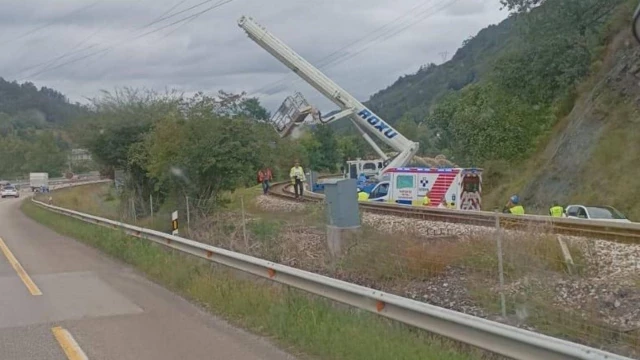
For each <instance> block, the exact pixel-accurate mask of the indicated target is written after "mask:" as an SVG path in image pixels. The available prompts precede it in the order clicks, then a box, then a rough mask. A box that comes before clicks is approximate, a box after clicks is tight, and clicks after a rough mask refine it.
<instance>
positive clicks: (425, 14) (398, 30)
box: [255, 0, 459, 92]
mask: <svg viewBox="0 0 640 360" xmlns="http://www.w3.org/2000/svg"><path fill="white" fill-rule="evenodd" d="M447 1H449V3H448V4H445V3H446V2H447ZM457 1H459V0H444V1H441V2H440V3H438V4H435V5H434V6H431V7H429V8H427V9H425V10H423V11H421V12H419V13H417V14H416V13H414V11H415V9H417V8H419V7H421V6H423V5H425V4H426V2H425V3H421V4H419V5H417V6H414V8H412V9H411V10H409V11H408V12H406V13H405V14H404V15H402V16H400V17H398V18H396V19H394V20H393V21H390V22H388V23H387V24H385V25H383V26H381V27H379V28H377V29H376V30H374V31H373V32H371V33H369V34H368V35H366V36H364V37H362V38H360V39H359V40H361V39H364V38H367V37H369V36H370V35H371V34H373V33H376V32H379V31H380V30H381V29H384V28H386V27H388V26H389V25H391V24H395V28H393V27H392V28H390V29H388V30H387V31H385V32H383V33H382V34H380V35H379V36H376V37H374V38H373V39H371V40H368V41H366V42H365V43H363V44H361V45H360V49H358V50H356V51H355V52H353V53H343V54H341V55H340V56H338V57H337V58H335V59H333V60H331V61H329V62H324V60H327V59H328V58H329V57H331V56H333V55H334V54H336V53H338V52H339V51H340V50H337V51H335V52H333V53H332V54H330V55H329V56H327V57H325V58H323V59H321V61H320V62H321V63H322V64H321V65H320V66H317V67H318V68H319V69H328V68H331V67H334V66H336V65H338V64H341V63H343V62H345V61H347V60H349V59H351V58H353V57H355V56H357V55H358V54H360V53H362V52H363V51H365V50H367V49H369V48H370V47H371V46H372V45H374V44H378V43H381V42H384V41H386V40H388V39H390V38H392V37H393V36H395V35H398V34H399V33H401V32H403V31H405V30H407V29H409V28H410V27H412V26H415V25H416V24H418V23H419V22H421V21H424V20H425V19H427V18H429V17H431V16H432V15H435V14H437V13H438V12H440V11H442V10H444V9H446V8H447V7H449V6H451V5H453V4H454V3H456V2H457ZM442 4H445V6H443V7H441V8H439V9H438V10H436V11H435V12H432V13H429V11H430V10H433V9H434V8H435V7H437V6H438V5H442ZM410 15H414V18H415V17H416V16H417V17H418V18H417V19H414V20H411V21H409V22H404V24H407V25H405V26H402V25H403V22H400V23H396V22H397V21H398V19H400V18H404V17H407V16H410ZM359 40H358V41H359ZM358 41H355V42H352V43H350V44H348V45H346V46H343V47H342V48H341V49H347V48H351V47H352V46H353V44H354V43H357V42H358ZM292 75H293V74H289V75H287V76H285V77H283V78H282V79H280V80H278V81H275V82H273V83H271V84H269V85H266V86H263V87H261V88H259V89H258V90H256V91H255V92H262V91H266V90H272V89H275V88H277V87H279V86H282V85H284V84H285V83H286V82H287V79H286V78H287V77H288V76H292ZM298 81H301V79H300V78H298V77H296V78H295V80H294V82H298Z"/></svg>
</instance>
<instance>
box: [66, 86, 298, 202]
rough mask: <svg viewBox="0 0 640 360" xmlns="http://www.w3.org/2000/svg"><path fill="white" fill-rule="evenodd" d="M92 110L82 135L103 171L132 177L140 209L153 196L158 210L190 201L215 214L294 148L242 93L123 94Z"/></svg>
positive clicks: (101, 101) (130, 186) (100, 102)
mask: <svg viewBox="0 0 640 360" xmlns="http://www.w3.org/2000/svg"><path fill="white" fill-rule="evenodd" d="M93 107H94V109H95V115H94V116H93V117H91V118H90V119H88V121H86V122H84V124H82V126H78V127H77V128H76V133H75V135H76V137H77V139H79V141H82V142H83V144H85V146H86V147H87V148H88V149H90V150H91V152H92V153H93V154H94V156H95V159H96V161H98V162H99V163H100V164H101V165H102V166H104V167H110V168H114V169H123V170H125V171H126V173H127V183H126V184H125V187H126V189H127V190H126V191H125V192H123V195H124V196H127V197H131V196H135V197H136V198H139V199H143V200H142V201H140V202H141V204H140V208H141V209H146V208H148V206H147V205H145V202H146V201H147V199H149V195H151V194H153V195H154V197H155V198H156V199H157V200H156V204H155V205H156V206H161V205H162V204H163V202H164V201H165V200H166V199H168V198H170V197H174V198H178V199H181V198H182V199H183V198H184V195H186V196H188V197H189V198H191V199H194V201H197V202H198V204H197V205H198V207H199V208H201V209H203V210H204V211H210V210H212V209H214V208H215V207H216V206H218V205H220V204H221V203H222V201H221V200H222V199H221V196H222V194H223V193H224V192H227V191H233V190H235V189H236V188H237V187H241V186H247V185H253V184H254V183H255V174H256V172H257V170H258V169H259V168H261V167H263V166H271V167H274V162H275V161H274V160H275V157H276V154H278V152H277V150H278V148H280V147H286V146H287V145H288V144H287V143H286V142H284V141H279V139H278V136H277V134H276V133H275V132H274V131H273V129H272V128H271V127H270V126H269V125H267V124H266V123H264V122H262V121H259V120H261V119H260V118H261V117H264V116H268V113H267V112H266V110H264V108H262V107H261V106H260V104H259V102H257V100H256V99H247V98H245V97H244V96H243V95H242V94H240V95H235V94H230V93H226V92H223V91H220V92H219V93H218V96H216V97H211V96H206V95H204V94H203V93H197V94H195V95H194V96H192V97H184V96H182V95H180V94H178V93H175V92H168V93H165V94H157V93H155V92H152V91H139V90H133V89H123V90H116V91H115V92H114V93H107V92H105V93H104V94H103V96H102V97H100V98H97V99H94V100H93ZM95 129H99V130H98V131H95ZM281 143H284V144H282V146H280V145H281ZM289 161H290V160H289ZM289 166H290V165H289ZM287 170H288V169H287Z"/></svg>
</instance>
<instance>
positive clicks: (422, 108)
mask: <svg viewBox="0 0 640 360" xmlns="http://www.w3.org/2000/svg"><path fill="white" fill-rule="evenodd" d="M501 3H502V6H504V7H506V8H507V9H509V10H510V11H511V15H510V16H509V17H508V18H507V19H506V20H504V21H503V22H501V23H500V24H498V25H492V26H489V27H487V28H485V29H483V30H482V31H480V32H479V33H478V34H477V35H476V36H474V37H471V38H469V39H467V40H466V41H464V43H463V44H462V47H461V48H460V49H459V50H458V51H457V52H456V53H455V55H454V56H453V57H452V58H451V59H450V60H449V61H447V62H446V63H444V64H441V65H434V64H427V65H425V66H423V67H421V68H420V69H419V70H418V71H417V72H416V73H415V74H411V75H406V76H403V77H401V78H399V79H398V80H397V81H396V82H395V83H394V84H392V85H391V86H389V87H388V88H386V89H384V90H381V91H379V92H378V93H376V94H374V95H373V96H372V97H371V99H370V100H369V101H368V103H367V104H368V105H369V106H370V107H371V108H372V110H374V111H375V112H376V113H378V114H379V115H381V116H382V117H383V118H384V119H386V120H387V121H389V122H390V123H391V124H394V125H395V126H396V127H397V128H398V130H400V131H401V132H402V133H405V134H412V136H411V137H412V138H413V140H416V141H420V143H421V148H422V152H423V153H427V154H435V153H439V152H442V153H444V154H445V155H447V156H448V157H449V158H450V159H452V160H453V161H455V162H457V163H459V164H461V165H467V166H471V165H476V166H478V165H483V164H485V163H486V162H487V161H490V160H506V161H519V160H522V159H525V158H526V157H527V156H528V155H530V154H531V153H532V151H534V150H535V147H536V143H537V141H538V140H539V139H540V138H541V136H543V135H545V133H546V132H547V131H549V130H550V129H551V127H552V126H553V125H554V124H555V123H556V121H557V120H558V119H560V118H562V117H563V116H565V115H566V114H567V113H568V112H569V111H570V110H571V109H572V107H573V105H574V101H575V99H576V86H577V85H578V84H579V83H580V81H582V80H583V79H584V78H585V77H586V76H588V75H589V74H590V73H593V72H594V71H596V70H597V68H598V66H599V64H600V61H599V60H600V58H601V57H602V55H603V54H602V52H603V49H604V45H605V44H606V42H607V40H608V39H609V38H610V36H611V35H612V34H613V33H614V32H613V31H612V27H613V26H614V25H615V24H616V22H615V19H616V15H619V14H620V13H624V14H625V15H627V16H628V9H624V8H622V7H620V5H624V3H625V0H501ZM626 3H629V4H631V2H630V1H626ZM627 23H628V20H627Z"/></svg>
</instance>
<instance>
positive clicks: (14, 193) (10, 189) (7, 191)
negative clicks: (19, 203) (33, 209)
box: [0, 185, 20, 198]
mask: <svg viewBox="0 0 640 360" xmlns="http://www.w3.org/2000/svg"><path fill="white" fill-rule="evenodd" d="M0 196H1V197H2V198H6V197H14V198H18V197H20V192H19V191H18V189H16V188H15V186H10V185H8V186H4V187H3V188H2V190H0Z"/></svg>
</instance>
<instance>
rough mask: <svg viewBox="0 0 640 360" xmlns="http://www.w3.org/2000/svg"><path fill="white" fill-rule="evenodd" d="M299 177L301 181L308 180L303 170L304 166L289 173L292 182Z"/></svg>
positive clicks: (292, 169)
mask: <svg viewBox="0 0 640 360" xmlns="http://www.w3.org/2000/svg"><path fill="white" fill-rule="evenodd" d="M296 176H297V177H298V179H299V180H300V181H306V180H307V178H306V177H305V176H304V170H302V166H297V167H296V166H294V167H292V168H291V170H290V171H289V177H290V178H291V182H293V181H294V178H295V177H296Z"/></svg>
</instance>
